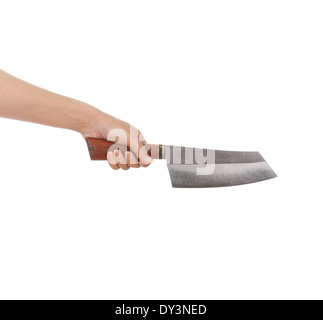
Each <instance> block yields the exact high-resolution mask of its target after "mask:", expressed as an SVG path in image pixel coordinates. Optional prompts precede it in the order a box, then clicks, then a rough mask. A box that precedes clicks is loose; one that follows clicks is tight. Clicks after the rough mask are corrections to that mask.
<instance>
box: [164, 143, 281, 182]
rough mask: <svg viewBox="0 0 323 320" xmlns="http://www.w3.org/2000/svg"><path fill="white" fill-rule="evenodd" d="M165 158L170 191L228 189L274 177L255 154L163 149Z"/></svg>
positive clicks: (176, 148) (264, 162)
mask: <svg viewBox="0 0 323 320" xmlns="http://www.w3.org/2000/svg"><path fill="white" fill-rule="evenodd" d="M191 153H193V157H192V155H191ZM165 158H166V160H167V163H168V165H167V166H168V170H169V174H170V177H171V181H172V185H173V187H174V188H210V187H228V186H237V185H243V184H248V183H254V182H259V181H263V180H268V179H272V178H275V177H277V176H276V174H275V172H274V171H273V170H272V169H271V168H270V166H269V165H268V164H267V162H266V161H265V160H264V158H263V157H262V156H261V155H260V153H259V152H235V151H216V150H205V149H192V148H183V147H166V152H165Z"/></svg>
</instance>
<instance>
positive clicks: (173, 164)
mask: <svg viewBox="0 0 323 320" xmlns="http://www.w3.org/2000/svg"><path fill="white" fill-rule="evenodd" d="M86 142H87V145H88V149H89V152H90V157H91V160H107V152H108V150H109V148H118V145H117V144H115V143H114V142H109V141H107V140H104V139H95V138H87V139H86ZM145 147H146V149H147V150H148V154H149V155H150V156H151V157H152V158H153V159H164V160H166V163H167V167H168V171H169V175H170V179H171V182H172V186H173V187H174V188H211V187H230V186H238V185H243V184H249V183H254V182H259V181H264V180H268V179H272V178H276V177H277V175H276V174H275V172H274V171H273V170H272V169H271V167H270V166H269V165H268V163H267V162H266V161H265V159H264V158H263V157H262V156H261V154H260V153H259V152H239V151H219V150H209V149H199V148H187V147H176V146H166V145H154V144H146V145H145ZM123 148H124V146H123Z"/></svg>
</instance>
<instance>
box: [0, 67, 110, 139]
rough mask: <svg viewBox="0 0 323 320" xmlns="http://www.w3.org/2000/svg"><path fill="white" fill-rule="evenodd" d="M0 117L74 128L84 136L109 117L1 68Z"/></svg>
mask: <svg viewBox="0 0 323 320" xmlns="http://www.w3.org/2000/svg"><path fill="white" fill-rule="evenodd" d="M0 117H4V118H10V119H16V120H23V121H29V122H34V123H39V124H44V125H48V126H53V127H59V128H65V129H71V130H75V131H77V132H80V133H82V134H83V135H91V132H90V131H91V128H92V127H95V126H97V125H98V124H97V122H99V121H101V119H102V121H103V119H104V121H106V120H107V118H109V116H108V115H107V114H105V113H103V112H102V111H100V110H98V109H96V108H94V107H92V106H90V105H88V104H86V103H83V102H81V101H77V100H74V99H71V98H68V97H64V96H61V95H58V94H55V93H53V92H50V91H47V90H44V89H41V88H38V87H36V86H33V85H31V84H29V83H27V82H24V81H22V80H19V79H17V78H15V77H13V76H11V75H9V74H7V73H6V72H4V71H2V70H0ZM113 119H114V118H113V117H111V121H113Z"/></svg>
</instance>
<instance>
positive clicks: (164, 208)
mask: <svg viewBox="0 0 323 320" xmlns="http://www.w3.org/2000/svg"><path fill="white" fill-rule="evenodd" d="M322 16H323V4H322V1H295V0H293V1H282V0H279V1H188V0H185V1H179V0H171V1H151V0H149V1H148V0H147V1H80V0H78V1H57V0H56V1H1V2H0V35H1V37H0V68H1V69H3V70H5V71H7V72H9V73H11V74H13V75H15V76H17V77H19V78H22V79H24V80H26V81H29V82H31V83H33V84H36V85H38V86H41V87H44V88H46V89H49V90H52V91H54V92H57V93H60V94H63V95H67V96H71V97H73V98H77V99H79V100H83V101H85V102H88V103H90V104H92V105H95V106H97V107H98V108H100V109H102V110H104V111H106V112H107V113H110V114H113V115H114V116H117V117H119V118H121V119H124V120H126V121H129V122H131V123H132V124H133V125H135V126H136V127H138V128H139V129H140V130H142V132H143V133H144V135H145V137H146V139H147V140H148V141H149V142H151V143H163V144H174V145H185V146H195V147H208V148H216V149H224V150H246V151H249V150H250V151H254V150H259V151H260V152H261V153H262V155H263V156H264V157H265V158H266V160H267V161H268V162H269V164H270V165H271V166H272V167H273V168H274V170H275V171H276V173H277V174H278V175H279V178H278V179H274V180H270V181H266V182H262V183H259V184H253V185H247V186H240V187H233V188H224V189H188V190H187V189H172V188H171V184H170V179H169V176H168V171H167V168H166V165H165V164H164V163H163V162H160V161H155V162H154V163H153V165H151V167H150V168H148V169H138V170H130V171H128V172H121V171H116V172H115V171H113V170H111V169H110V167H109V166H108V164H107V163H105V162H102V163H101V162H96V163H95V162H91V161H90V159H89V155H88V151H87V148H86V145H85V142H84V141H83V139H82V137H81V136H80V135H79V134H77V133H74V132H71V131H67V130H60V129H55V128H49V127H44V126H39V125H35V124H29V123H22V122H17V121H12V120H7V119H0V143H1V147H0V298H2V299H11V298H18V299H20V298H21V299H312V298H314V299H317V298H321V299H322V298H323V289H322V286H323V273H322V270H323V257H322V245H323V216H322V214H323V210H322V209H323V208H322V178H323V177H322V160H323V154H322V115H321V112H320V111H321V110H322V103H323V94H322V85H323V59H322V57H323V45H322V36H323V19H322Z"/></svg>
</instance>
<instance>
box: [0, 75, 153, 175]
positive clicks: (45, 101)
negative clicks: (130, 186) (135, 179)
mask: <svg viewBox="0 0 323 320" xmlns="http://www.w3.org/2000/svg"><path fill="white" fill-rule="evenodd" d="M0 117H4V118H10V119H16V120H22V121H28V122H34V123H39V124H43V125H48V126H53V127H58V128H64V129H70V130H74V131H77V132H79V133H81V134H82V135H83V136H84V137H92V138H103V139H107V136H108V133H109V131H110V130H112V129H121V130H124V131H125V132H126V133H127V136H128V138H129V139H128V140H129V141H127V142H125V144H128V145H130V140H131V139H135V138H138V137H133V136H131V133H130V125H129V124H128V123H126V122H124V121H121V120H119V119H117V118H114V117H112V116H110V115H108V114H106V113H104V112H102V111H100V110H99V109H97V108H95V107H93V106H91V105H89V104H86V103H84V102H81V101H78V100H75V99H71V98H68V97H64V96H61V95H58V94H56V93H53V92H50V91H47V90H44V89H41V88H39V87H36V86H34V85H31V84H29V83H27V82H25V81H22V80H20V79H17V78H15V77H13V76H11V75H9V74H8V73H6V72H4V71H2V70H0ZM124 156H125V158H126V159H122V157H123V155H122V154H119V153H118V152H117V153H116V154H112V155H111V154H110V155H108V161H109V163H110V165H111V167H112V168H113V169H118V168H122V169H125V170H126V169H129V167H139V166H140V165H143V166H147V165H149V164H150V162H151V159H150V158H149V157H148V156H146V157H143V159H140V163H137V164H136V163H134V162H135V161H134V158H135V157H133V154H126V155H124ZM130 158H131V159H132V160H133V161H131V163H130V160H129V159H130ZM123 160H125V161H123Z"/></svg>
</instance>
